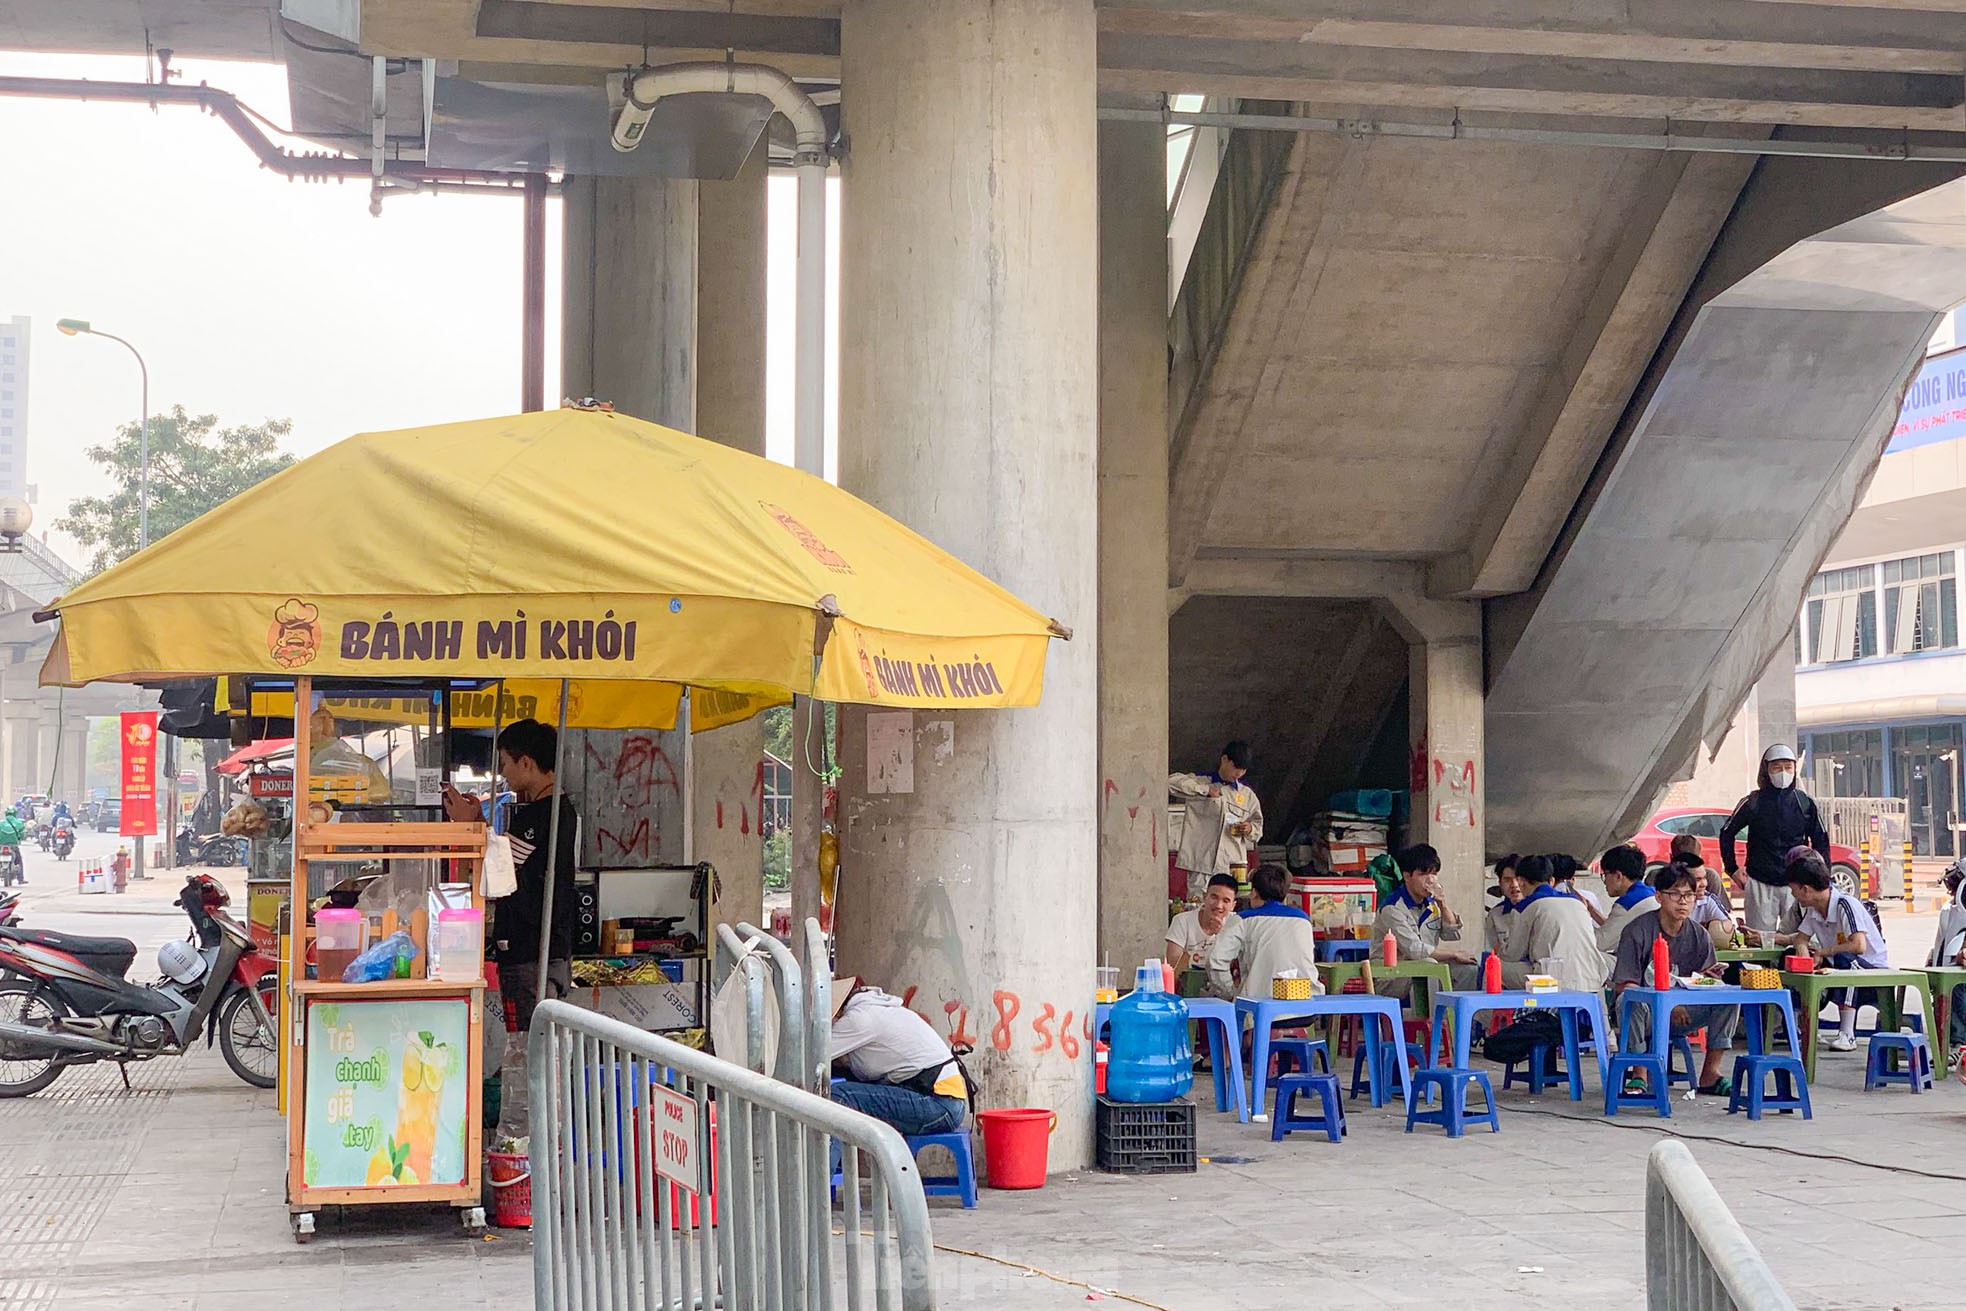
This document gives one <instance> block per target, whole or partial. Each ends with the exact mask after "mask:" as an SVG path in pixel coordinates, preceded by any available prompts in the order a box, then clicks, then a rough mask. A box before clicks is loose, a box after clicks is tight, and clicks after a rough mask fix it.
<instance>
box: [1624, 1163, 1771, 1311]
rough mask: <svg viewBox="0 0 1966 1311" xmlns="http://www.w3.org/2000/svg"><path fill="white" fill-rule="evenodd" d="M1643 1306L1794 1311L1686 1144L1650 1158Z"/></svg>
mask: <svg viewBox="0 0 1966 1311" xmlns="http://www.w3.org/2000/svg"><path fill="white" fill-rule="evenodd" d="M1645 1305H1646V1307H1647V1308H1648V1309H1649V1311H1722V1309H1723V1308H1738V1309H1739V1311H1795V1303H1794V1302H1792V1301H1791V1300H1789V1295H1788V1294H1787V1293H1786V1292H1784V1291H1783V1290H1782V1286H1781V1284H1780V1283H1779V1282H1778V1281H1777V1280H1776V1278H1775V1272H1774V1271H1772V1270H1770V1269H1769V1268H1768V1263H1767V1262H1766V1261H1763V1260H1762V1259H1761V1253H1759V1252H1757V1251H1756V1250H1755V1248H1754V1243H1753V1242H1751V1241H1750V1240H1749V1238H1748V1236H1747V1234H1745V1233H1744V1232H1742V1230H1741V1226H1740V1224H1739V1222H1737V1221H1736V1220H1735V1219H1734V1214H1733V1212H1731V1211H1729V1210H1728V1209H1727V1203H1725V1202H1723V1201H1721V1200H1720V1194H1719V1193H1717V1192H1715V1191H1714V1187H1713V1185H1712V1184H1711V1183H1709V1182H1708V1181H1707V1176H1706V1172H1705V1171H1704V1170H1702V1169H1700V1166H1699V1163H1698V1162H1696V1161H1695V1160H1694V1159H1693V1153H1691V1152H1689V1151H1688V1150H1686V1144H1684V1143H1682V1142H1678V1141H1676V1140H1674V1139H1670V1138H1668V1139H1666V1140H1665V1141H1664V1142H1661V1143H1658V1144H1656V1145H1655V1146H1654V1147H1653V1148H1652V1151H1651V1153H1650V1155H1648V1156H1647V1157H1646V1159H1645Z"/></svg>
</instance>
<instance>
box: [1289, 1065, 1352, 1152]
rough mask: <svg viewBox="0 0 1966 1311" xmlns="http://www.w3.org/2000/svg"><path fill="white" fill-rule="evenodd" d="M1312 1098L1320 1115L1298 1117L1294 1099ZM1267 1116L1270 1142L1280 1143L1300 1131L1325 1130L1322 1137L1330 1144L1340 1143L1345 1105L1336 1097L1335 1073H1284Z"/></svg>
mask: <svg viewBox="0 0 1966 1311" xmlns="http://www.w3.org/2000/svg"><path fill="white" fill-rule="evenodd" d="M1300 1096H1303V1097H1311V1096H1315V1097H1316V1098H1317V1099H1318V1105H1319V1107H1320V1112H1319V1114H1317V1115H1299V1114H1298V1113H1297V1098H1298V1097H1300ZM1273 1107H1274V1109H1273V1110H1272V1111H1271V1113H1270V1141H1271V1142H1273V1143H1280V1142H1282V1141H1283V1139H1284V1135H1286V1134H1290V1133H1295V1132H1296V1131H1297V1130H1299V1129H1311V1130H1318V1129H1322V1130H1323V1131H1324V1136H1325V1137H1327V1138H1329V1139H1330V1140H1331V1141H1332V1142H1334V1143H1335V1142H1337V1141H1339V1140H1340V1139H1341V1138H1342V1137H1343V1136H1344V1133H1345V1103H1344V1102H1343V1101H1342V1100H1340V1099H1339V1096H1338V1076H1337V1075H1335V1074H1286V1075H1284V1076H1283V1077H1282V1078H1280V1079H1278V1080H1277V1096H1276V1101H1275V1102H1274V1103H1273Z"/></svg>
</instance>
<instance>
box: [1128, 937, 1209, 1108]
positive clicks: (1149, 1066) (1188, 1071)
mask: <svg viewBox="0 0 1966 1311" xmlns="http://www.w3.org/2000/svg"><path fill="white" fill-rule="evenodd" d="M1111 1046H1112V1051H1111V1053H1110V1054H1109V1055H1108V1057H1107V1061H1106V1095H1107V1096H1108V1097H1110V1098H1112V1099H1113V1100H1114V1101H1116V1102H1171V1101H1173V1100H1174V1099H1175V1098H1177V1097H1181V1096H1184V1095H1186V1093H1187V1091H1188V1089H1189V1088H1191V1087H1193V1086H1194V1082H1195V1064H1194V1054H1193V1053H1192V1051H1190V1049H1189V1047H1188V1004H1187V1003H1186V1002H1184V1001H1182V1000H1181V999H1180V998H1179V997H1177V996H1175V995H1174V994H1173V993H1169V992H1163V991H1162V990H1161V968H1160V962H1159V961H1157V960H1156V961H1148V962H1147V963H1146V964H1144V965H1142V966H1141V967H1140V969H1139V971H1138V973H1137V974H1136V975H1135V976H1134V980H1133V991H1132V992H1129V993H1128V994H1127V995H1126V996H1124V997H1122V998H1120V999H1119V1000H1118V1001H1116V1002H1114V1003H1113V1010H1112V1044H1111Z"/></svg>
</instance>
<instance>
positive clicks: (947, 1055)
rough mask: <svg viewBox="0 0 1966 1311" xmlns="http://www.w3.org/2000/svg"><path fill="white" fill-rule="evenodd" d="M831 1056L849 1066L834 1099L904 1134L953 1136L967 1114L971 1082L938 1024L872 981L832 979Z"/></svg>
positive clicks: (961, 1125)
mask: <svg viewBox="0 0 1966 1311" xmlns="http://www.w3.org/2000/svg"><path fill="white" fill-rule="evenodd" d="M827 1058H828V1059H829V1060H831V1061H832V1062H833V1063H834V1064H835V1065H836V1066H841V1067H844V1070H845V1077H844V1078H842V1079H841V1080H840V1081H839V1082H837V1083H835V1084H834V1085H833V1088H832V1095H833V1100H834V1101H836V1102H838V1103H840V1105H842V1106H851V1107H852V1108H853V1109H854V1110H856V1111H859V1112H861V1113H862V1114H865V1115H871V1116H873V1117H874V1118H875V1119H876V1120H885V1121H887V1123H889V1124H891V1125H893V1126H894V1127H895V1128H896V1129H898V1130H900V1131H901V1132H902V1133H904V1134H924V1133H954V1132H956V1130H958V1129H960V1128H962V1127H963V1118H964V1116H965V1115H966V1114H967V1113H968V1110H969V1091H968V1081H967V1080H966V1079H965V1078H964V1077H963V1071H962V1066H961V1065H960V1064H959V1063H958V1062H957V1060H956V1054H955V1052H953V1051H952V1050H950V1047H949V1040H948V1039H946V1038H944V1037H943V1036H942V1035H941V1034H939V1033H937V1032H936V1031H935V1028H934V1026H932V1025H931V1024H929V1022H928V1021H927V1020H925V1019H923V1018H922V1017H921V1016H919V1015H917V1014H915V1012H913V1011H911V1010H909V1009H908V1008H907V1007H906V1006H904V1005H902V1004H901V999H900V998H899V997H894V996H890V995H888V994H887V993H885V992H882V991H881V990H880V989H879V988H876V987H874V986H872V985H871V984H864V983H862V982H861V981H860V980H859V979H857V978H854V977H852V976H850V975H849V976H848V977H846V978H843V979H834V980H833V1036H832V1041H831V1043H830V1045H829V1046H828V1048H827Z"/></svg>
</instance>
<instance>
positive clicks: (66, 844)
mask: <svg viewBox="0 0 1966 1311" xmlns="http://www.w3.org/2000/svg"><path fill="white" fill-rule="evenodd" d="M53 833H54V836H53V838H52V839H51V840H50V842H49V846H50V848H51V849H52V850H53V851H54V853H55V859H56V860H67V859H68V857H69V854H70V853H71V852H73V851H74V850H75V826H74V825H72V824H70V823H69V822H68V821H67V820H65V819H58V820H56V821H55V824H54V830H53Z"/></svg>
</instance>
